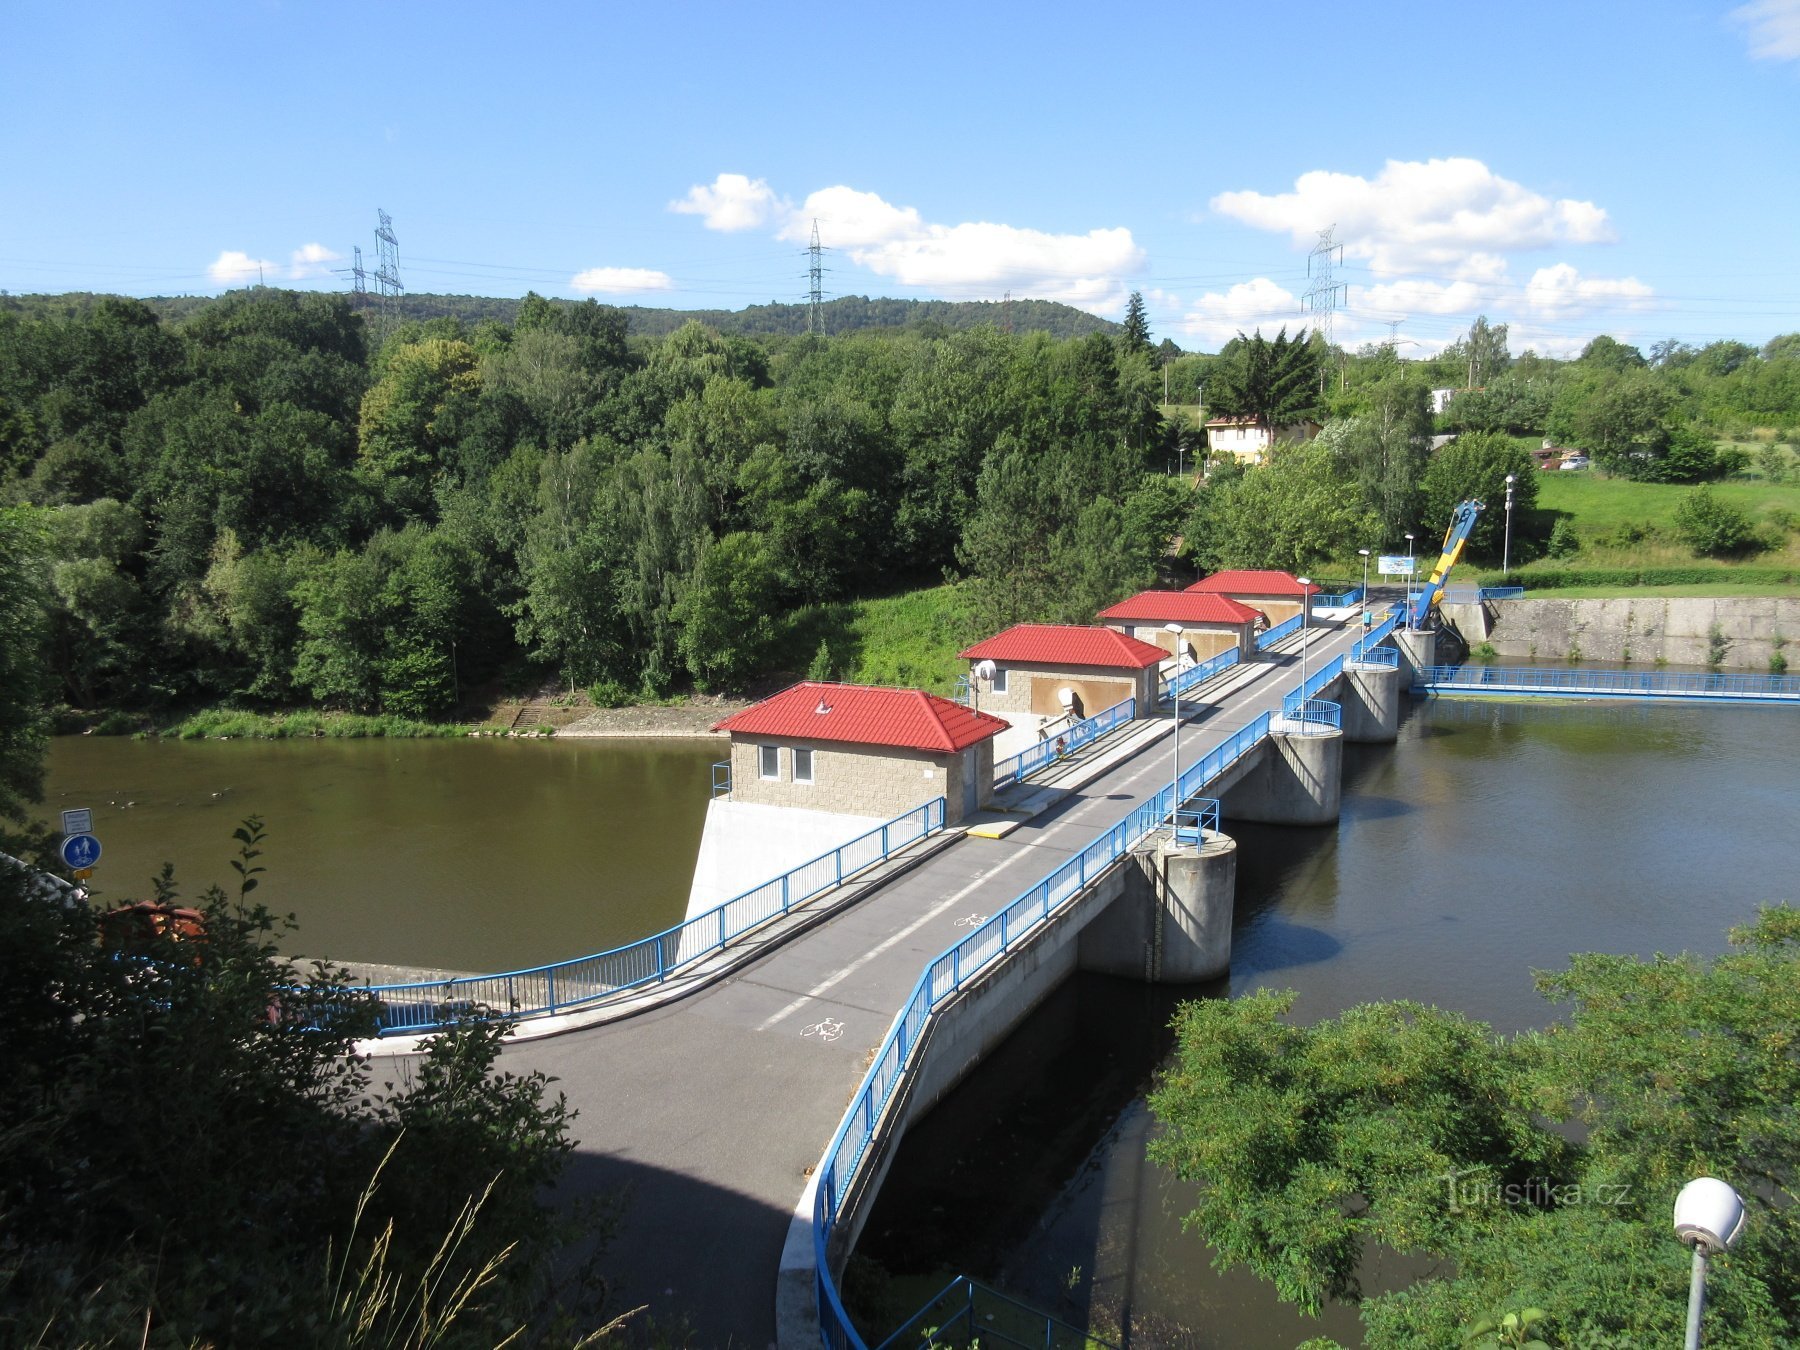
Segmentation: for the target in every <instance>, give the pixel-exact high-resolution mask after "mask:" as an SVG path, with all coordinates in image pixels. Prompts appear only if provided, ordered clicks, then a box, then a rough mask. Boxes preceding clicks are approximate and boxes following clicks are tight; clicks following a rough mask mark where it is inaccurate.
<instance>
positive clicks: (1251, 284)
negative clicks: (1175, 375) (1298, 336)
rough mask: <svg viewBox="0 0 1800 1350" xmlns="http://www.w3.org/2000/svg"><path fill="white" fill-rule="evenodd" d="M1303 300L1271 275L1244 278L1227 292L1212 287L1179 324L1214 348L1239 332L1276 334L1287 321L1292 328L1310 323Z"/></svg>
mask: <svg viewBox="0 0 1800 1350" xmlns="http://www.w3.org/2000/svg"><path fill="white" fill-rule="evenodd" d="M1299 310H1300V301H1299V299H1298V297H1296V296H1295V295H1294V293H1293V292H1292V291H1289V290H1287V289H1285V288H1283V287H1281V286H1278V285H1276V284H1275V283H1274V282H1273V281H1270V280H1269V278H1267V277H1257V278H1256V279H1255V280H1254V281H1240V282H1238V284H1237V285H1235V286H1233V287H1232V288H1231V289H1230V290H1228V291H1226V292H1225V293H1224V294H1222V295H1221V294H1220V293H1218V292H1217V291H1208V292H1207V293H1206V294H1205V295H1203V296H1201V297H1200V298H1199V299H1198V300H1196V301H1195V302H1194V307H1193V308H1192V309H1191V310H1189V311H1188V312H1187V314H1185V315H1183V316H1182V319H1181V322H1180V324H1179V327H1180V329H1181V331H1182V332H1183V333H1186V334H1188V335H1189V336H1190V337H1196V338H1199V339H1200V340H1201V341H1202V342H1203V343H1209V344H1211V345H1212V346H1213V347H1214V348H1217V347H1219V346H1222V345H1223V344H1225V343H1227V342H1229V341H1231V339H1232V338H1234V337H1236V336H1237V335H1238V333H1239V332H1240V331H1241V332H1245V333H1250V332H1254V331H1255V330H1256V329H1258V328H1264V329H1267V330H1268V331H1267V333H1266V334H1265V336H1267V337H1273V336H1274V335H1275V333H1276V331H1277V330H1278V329H1279V328H1280V327H1281V326H1282V325H1283V324H1285V325H1286V326H1287V328H1288V331H1289V332H1295V331H1298V330H1299V329H1300V328H1303V327H1305V326H1306V323H1305V319H1304V317H1303V316H1302V315H1301V314H1300V312H1299Z"/></svg>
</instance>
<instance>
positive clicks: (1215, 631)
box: [1099, 590, 1263, 661]
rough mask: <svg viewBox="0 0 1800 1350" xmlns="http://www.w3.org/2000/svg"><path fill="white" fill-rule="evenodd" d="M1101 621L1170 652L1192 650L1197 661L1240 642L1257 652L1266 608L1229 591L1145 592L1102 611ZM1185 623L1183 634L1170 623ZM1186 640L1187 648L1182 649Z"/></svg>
mask: <svg viewBox="0 0 1800 1350" xmlns="http://www.w3.org/2000/svg"><path fill="white" fill-rule="evenodd" d="M1099 619H1100V622H1101V623H1103V624H1105V625H1106V626H1107V627H1108V628H1112V629H1115V630H1117V631H1118V632H1120V633H1123V634H1125V635H1126V636H1128V637H1134V638H1137V639H1139V640H1140V641H1143V642H1148V643H1153V644H1155V645H1156V646H1157V647H1160V648H1161V649H1162V651H1163V653H1164V655H1175V656H1180V655H1187V656H1191V657H1192V658H1193V659H1194V660H1196V661H1205V660H1207V659H1209V658H1210V657H1214V656H1217V655H1218V654H1219V653H1220V652H1222V651H1224V650H1225V649H1226V648H1228V647H1236V648H1237V649H1238V650H1239V651H1240V652H1241V653H1242V654H1243V655H1244V656H1246V657H1248V656H1251V655H1254V654H1255V652H1256V629H1257V626H1258V625H1259V624H1261V623H1262V622H1263V615H1262V613H1261V612H1260V611H1259V610H1257V609H1255V608H1253V607H1251V606H1249V605H1245V604H1240V603H1239V602H1238V601H1236V600H1232V599H1230V598H1228V597H1226V596H1223V595H1207V594H1204V593H1198V592H1195V591H1191V590H1188V591H1139V592H1138V593H1137V594H1136V595H1134V596H1132V597H1131V598H1130V599H1129V600H1121V601H1119V603H1118V604H1116V605H1112V606H1109V607H1108V608H1106V609H1103V610H1101V611H1100V614H1099ZM1172 623H1173V624H1179V625H1180V627H1181V633H1180V635H1179V639H1178V638H1177V635H1176V634H1174V633H1172V632H1170V631H1169V628H1168V625H1170V624H1172ZM1178 640H1179V641H1180V642H1181V644H1182V650H1181V651H1177V649H1176V645H1175V644H1176V642H1177V641H1178Z"/></svg>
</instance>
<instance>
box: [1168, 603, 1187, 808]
mask: <svg viewBox="0 0 1800 1350" xmlns="http://www.w3.org/2000/svg"><path fill="white" fill-rule="evenodd" d="M1163 631H1164V632H1165V633H1173V634H1174V635H1175V669H1174V670H1172V671H1170V672H1169V692H1170V693H1171V694H1173V695H1174V696H1175V778H1174V782H1173V783H1172V784H1171V786H1170V788H1169V829H1170V831H1171V835H1170V838H1171V839H1174V838H1178V837H1179V836H1180V833H1181V817H1180V816H1179V815H1177V814H1176V813H1177V812H1179V811H1180V810H1181V682H1180V681H1181V648H1182V646H1183V644H1184V642H1185V641H1186V637H1187V630H1186V629H1185V628H1183V627H1182V626H1181V625H1180V624H1178V623H1176V622H1175V620H1173V619H1170V620H1169V621H1168V622H1167V623H1165V624H1164V625H1163Z"/></svg>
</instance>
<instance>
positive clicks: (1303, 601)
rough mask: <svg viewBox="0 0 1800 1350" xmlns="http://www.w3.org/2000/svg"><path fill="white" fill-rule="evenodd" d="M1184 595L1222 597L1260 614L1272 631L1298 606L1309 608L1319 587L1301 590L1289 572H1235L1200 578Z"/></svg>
mask: <svg viewBox="0 0 1800 1350" xmlns="http://www.w3.org/2000/svg"><path fill="white" fill-rule="evenodd" d="M1187 593H1188V594H1190V595H1218V596H1223V597H1225V598H1226V599H1228V600H1235V601H1237V602H1238V603H1239V604H1241V605H1248V606H1250V608H1252V609H1257V610H1261V611H1262V613H1263V614H1264V615H1265V616H1266V617H1267V618H1268V620H1269V624H1270V626H1271V627H1273V626H1274V625H1275V624H1278V623H1285V622H1286V621H1287V620H1289V619H1291V618H1293V617H1294V615H1296V614H1298V613H1299V612H1300V610H1301V608H1302V606H1306V607H1309V608H1310V606H1311V605H1312V597H1313V596H1315V595H1317V594H1319V587H1317V586H1314V585H1311V584H1308V585H1305V586H1302V585H1301V584H1300V580H1299V578H1298V577H1296V576H1294V574H1293V573H1292V572H1278V571H1274V570H1266V569H1265V570H1255V569H1239V570H1236V571H1230V572H1214V573H1213V574H1212V575H1211V576H1210V577H1202V578H1201V579H1200V580H1199V581H1196V582H1195V583H1194V584H1193V585H1192V586H1189V587H1188V588H1187Z"/></svg>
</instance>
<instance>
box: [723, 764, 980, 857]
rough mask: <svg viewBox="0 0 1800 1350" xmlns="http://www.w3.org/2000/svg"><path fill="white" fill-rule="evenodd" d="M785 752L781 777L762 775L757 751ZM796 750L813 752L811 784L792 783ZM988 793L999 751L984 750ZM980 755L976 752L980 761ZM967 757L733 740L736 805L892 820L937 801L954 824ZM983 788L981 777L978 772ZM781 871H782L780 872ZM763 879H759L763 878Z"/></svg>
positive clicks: (734, 798) (732, 773) (960, 797)
mask: <svg viewBox="0 0 1800 1350" xmlns="http://www.w3.org/2000/svg"><path fill="white" fill-rule="evenodd" d="M762 745H775V746H779V747H780V748H781V776H780V778H778V779H765V778H762V777H760V776H759V774H758V763H757V758H758V757H757V747H759V746H762ZM796 747H800V748H803V749H804V748H810V749H811V750H812V752H813V781H812V782H810V783H796V782H795V781H794V755H793V751H794V749H795V748H796ZM983 750H984V751H985V755H986V759H987V779H986V781H987V783H988V790H989V792H990V793H991V792H992V785H993V781H994V759H993V755H994V752H993V744H992V742H991V741H989V742H985V743H984V745H983ZM979 754H980V752H978V758H979ZM961 760H962V757H961V756H960V755H929V754H926V753H924V752H923V751H918V750H900V749H894V748H891V747H886V746H873V745H871V746H863V745H819V744H811V745H809V744H808V743H807V742H805V741H794V740H786V739H783V738H781V737H777V736H762V737H756V738H751V737H748V736H745V737H739V736H737V735H733V736H732V738H731V799H732V800H733V801H735V802H750V803H755V804H757V805H762V806H786V807H799V808H801V809H802V810H808V811H826V812H831V813H834V814H847V815H855V816H872V817H875V818H878V819H880V820H891V819H892V818H893V817H895V816H897V815H899V814H900V813H901V812H902V811H907V810H911V809H912V808H913V807H915V806H917V805H919V804H920V803H921V802H926V801H930V800H931V798H933V797H943V798H944V799H945V800H946V802H947V803H948V804H949V812H948V813H947V814H948V816H949V818H950V819H955V818H956V816H957V814H958V813H960V812H961V809H962V781H963V775H962V763H961ZM977 781H980V771H979V768H978V769H977ZM778 870H779V869H778ZM758 879H760V878H758Z"/></svg>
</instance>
